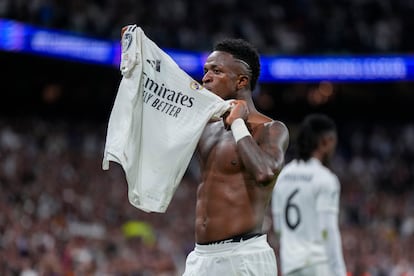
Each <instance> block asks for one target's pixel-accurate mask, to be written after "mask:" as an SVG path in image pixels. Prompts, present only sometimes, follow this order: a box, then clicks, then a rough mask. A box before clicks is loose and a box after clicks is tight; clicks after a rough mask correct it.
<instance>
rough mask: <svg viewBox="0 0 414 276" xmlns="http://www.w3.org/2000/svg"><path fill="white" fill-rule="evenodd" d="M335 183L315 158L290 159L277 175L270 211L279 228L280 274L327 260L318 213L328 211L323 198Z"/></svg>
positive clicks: (333, 188)
mask: <svg viewBox="0 0 414 276" xmlns="http://www.w3.org/2000/svg"><path fill="white" fill-rule="evenodd" d="M338 187H339V183H338V182H337V179H336V176H335V175H333V174H332V173H331V172H330V171H329V170H328V169H327V168H326V167H324V166H322V164H321V163H320V162H319V160H317V159H313V158H312V159H310V160H308V161H306V162H305V161H298V160H293V161H292V162H290V163H289V164H287V165H286V166H285V168H284V169H283V170H282V172H281V173H280V175H279V177H278V180H277V182H276V186H275V188H274V192H273V199H272V212H273V213H274V214H276V217H277V218H278V221H277V223H279V225H280V226H279V228H280V234H281V237H280V255H281V262H282V263H281V266H282V271H283V273H284V274H285V273H287V272H290V271H292V270H295V269H299V268H303V267H306V266H309V265H312V264H315V263H320V262H325V261H327V256H326V253H325V249H324V245H323V243H322V233H321V230H320V225H319V216H318V211H320V210H327V209H328V208H330V207H329V206H328V205H330V204H329V203H326V195H328V196H329V194H330V193H331V192H332V191H337V189H338Z"/></svg>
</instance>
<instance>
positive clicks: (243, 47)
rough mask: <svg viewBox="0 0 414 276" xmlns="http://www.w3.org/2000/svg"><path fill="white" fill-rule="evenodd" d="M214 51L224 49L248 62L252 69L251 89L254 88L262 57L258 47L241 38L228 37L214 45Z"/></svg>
mask: <svg viewBox="0 0 414 276" xmlns="http://www.w3.org/2000/svg"><path fill="white" fill-rule="evenodd" d="M214 51H223V52H226V53H229V54H231V55H233V57H235V58H237V59H240V60H242V61H244V62H246V63H247V64H248V65H249V67H250V70H251V74H252V76H251V80H250V89H251V90H254V89H255V87H256V83H257V80H258V78H259V75H260V57H259V53H258V51H257V49H256V48H255V47H254V46H253V45H252V44H250V43H249V42H247V41H246V40H244V39H241V38H226V39H223V40H221V41H219V42H218V43H216V45H215V46H214Z"/></svg>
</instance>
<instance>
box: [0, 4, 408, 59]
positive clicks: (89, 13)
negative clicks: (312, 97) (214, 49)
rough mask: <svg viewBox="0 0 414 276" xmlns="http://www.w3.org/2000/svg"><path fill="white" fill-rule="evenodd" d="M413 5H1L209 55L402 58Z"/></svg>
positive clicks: (71, 26) (22, 17)
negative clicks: (229, 43) (135, 29)
mask: <svg viewBox="0 0 414 276" xmlns="http://www.w3.org/2000/svg"><path fill="white" fill-rule="evenodd" d="M413 12H414V1H412V0H338V1H328V0H283V1H271V0H256V1H248V0H237V1H236V0H219V1H218V0H209V1H203V2H202V3H200V2H197V1H191V0H157V1H145V0H89V1H83V0H1V1H0V17H4V18H10V19H15V20H19V21H24V22H28V23H31V24H35V25H37V26H43V27H50V28H56V29H62V30H69V31H72V32H76V33H81V34H87V35H92V36H96V37H101V38H110V39H116V40H118V39H119V36H120V35H119V34H120V30H121V27H122V26H125V25H127V24H137V25H139V26H141V27H142V28H143V29H144V31H145V32H146V33H147V35H148V36H149V37H150V38H151V39H152V40H154V41H157V44H158V45H159V46H161V47H164V48H179V49H186V50H198V51H204V50H209V49H210V48H211V45H212V42H213V41H215V40H217V39H220V38H222V37H223V36H235V37H242V38H245V39H248V40H250V41H252V42H254V44H255V45H256V46H257V47H258V48H259V50H260V52H262V53H268V54H305V53H306V54H314V53H319V54H327V53H397V52H411V51H412V49H413V48H414V39H413V38H412V35H411V34H412V33H413V31H414V24H413V21H412V20H411V19H412V18H411V17H412V14H413Z"/></svg>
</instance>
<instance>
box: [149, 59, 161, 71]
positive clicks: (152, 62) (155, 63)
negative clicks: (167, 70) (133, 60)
mask: <svg viewBox="0 0 414 276" xmlns="http://www.w3.org/2000/svg"><path fill="white" fill-rule="evenodd" d="M147 62H148V63H149V64H150V65H151V66H152V68H154V69H155V71H157V72H160V71H161V60H160V59H156V60H151V59H147Z"/></svg>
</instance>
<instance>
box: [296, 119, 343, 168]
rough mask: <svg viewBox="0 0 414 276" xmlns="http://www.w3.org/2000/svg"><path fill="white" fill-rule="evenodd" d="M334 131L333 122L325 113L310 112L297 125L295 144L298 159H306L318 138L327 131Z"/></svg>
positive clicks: (315, 145)
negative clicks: (298, 125)
mask: <svg viewBox="0 0 414 276" xmlns="http://www.w3.org/2000/svg"><path fill="white" fill-rule="evenodd" d="M331 131H334V132H336V125H335V122H334V121H333V120H332V119H331V118H330V117H328V116H327V115H325V114H318V113H314V114H310V115H308V116H306V117H305V119H304V120H303V122H302V124H301V125H300V127H299V131H298V135H297V139H296V145H297V153H298V157H299V159H302V160H305V161H306V160H308V159H309V158H311V156H312V152H313V151H314V150H315V149H316V148H317V147H318V143H319V140H320V138H321V137H322V136H323V135H325V134H326V133H328V132H331Z"/></svg>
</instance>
